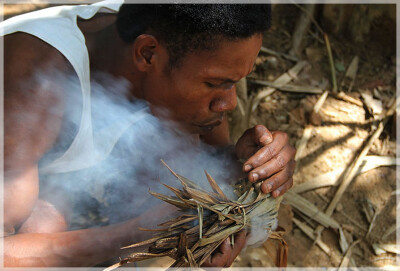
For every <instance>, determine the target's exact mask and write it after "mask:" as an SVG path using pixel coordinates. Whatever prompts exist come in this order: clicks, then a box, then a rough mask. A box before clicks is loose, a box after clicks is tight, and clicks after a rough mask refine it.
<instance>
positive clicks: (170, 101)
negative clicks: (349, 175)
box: [143, 34, 262, 134]
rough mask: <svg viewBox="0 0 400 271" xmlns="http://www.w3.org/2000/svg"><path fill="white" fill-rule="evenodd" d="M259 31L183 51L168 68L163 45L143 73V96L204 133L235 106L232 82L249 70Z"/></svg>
mask: <svg viewBox="0 0 400 271" xmlns="http://www.w3.org/2000/svg"><path fill="white" fill-rule="evenodd" d="M261 43H262V35H261V34H256V35H254V36H252V37H251V38H249V39H242V40H238V41H221V42H220V45H219V47H218V49H217V50H213V51H211V50H210V51H196V52H193V53H188V54H187V55H185V56H184V57H183V58H182V59H181V61H180V64H179V66H178V67H177V68H172V69H171V70H170V71H169V72H166V70H168V60H169V59H168V53H167V51H166V49H165V48H163V49H162V53H161V54H159V56H158V58H159V59H158V61H157V64H156V65H155V67H154V69H153V70H151V72H149V73H147V74H146V78H145V80H144V84H143V94H144V99H145V100H147V101H148V102H149V103H150V104H151V107H152V110H153V112H155V114H157V109H158V108H164V109H167V111H168V117H169V118H171V119H172V120H174V121H177V122H178V123H179V124H180V125H182V126H183V128H184V129H185V130H188V131H189V132H191V133H198V134H205V133H207V132H210V131H211V130H212V129H213V128H215V127H216V126H218V125H219V124H221V121H222V119H223V115H224V112H226V111H230V110H233V109H234V108H235V106H236V88H235V82H237V81H238V80H239V79H241V78H243V77H245V76H246V75H247V74H249V73H250V72H251V71H252V68H253V65H254V62H255V59H256V57H257V54H258V52H259V50H260V47H261Z"/></svg>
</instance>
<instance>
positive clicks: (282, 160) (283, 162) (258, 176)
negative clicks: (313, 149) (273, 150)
mask: <svg viewBox="0 0 400 271" xmlns="http://www.w3.org/2000/svg"><path fill="white" fill-rule="evenodd" d="M267 147H268V146H265V147H264V148H267ZM295 153H296V150H295V148H293V147H292V146H290V145H286V146H284V147H283V149H281V150H280V151H279V153H277V154H276V155H275V156H273V157H272V158H271V159H269V160H268V161H266V162H265V163H264V164H261V165H260V166H259V167H257V168H255V169H253V170H252V171H251V172H250V173H249V177H248V178H249V181H250V182H256V181H258V180H263V179H266V178H268V177H271V176H272V175H274V174H276V173H278V172H280V171H283V170H285V172H286V173H287V177H291V176H292V175H293V171H292V170H294V166H293V165H291V164H290V163H294V160H293V157H294V155H295Z"/></svg>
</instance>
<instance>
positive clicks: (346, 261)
mask: <svg viewBox="0 0 400 271" xmlns="http://www.w3.org/2000/svg"><path fill="white" fill-rule="evenodd" d="M360 241H361V240H357V241H354V242H353V243H352V244H351V245H350V247H349V248H348V249H347V251H346V254H345V255H344V257H343V259H342V262H341V263H340V266H339V270H343V268H344V267H347V266H348V264H349V261H350V259H351V252H352V250H353V248H354V246H355V245H357V244H358V243H360Z"/></svg>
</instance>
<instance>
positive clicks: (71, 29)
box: [0, 0, 147, 174]
mask: <svg viewBox="0 0 400 271" xmlns="http://www.w3.org/2000/svg"><path fill="white" fill-rule="evenodd" d="M123 1H124V0H106V1H102V2H98V3H94V4H92V5H77V6H57V7H51V8H46V9H42V10H38V11H34V12H30V13H26V14H22V15H19V16H15V17H12V18H10V19H8V20H6V21H4V22H1V23H0V35H1V36H4V35H7V34H11V33H15V32H25V33H28V34H31V35H33V36H35V37H38V38H39V39H41V40H43V41H45V42H46V43H48V44H49V45H51V46H53V47H54V48H55V49H57V50H58V51H59V52H60V53H61V54H63V55H64V56H65V57H66V58H67V60H68V61H69V62H70V63H71V65H72V67H73V69H74V70H75V72H76V74H77V75H78V78H79V82H80V85H81V90H82V104H83V108H82V117H81V121H80V126H79V130H78V133H77V135H76V137H75V138H74V140H73V141H72V143H71V145H70V146H69V148H68V149H67V151H66V152H65V153H64V154H63V155H62V156H61V157H60V158H58V159H56V160H54V161H53V162H51V163H50V164H47V165H44V166H42V167H41V168H40V172H41V173H44V174H49V173H65V172H70V171H74V170H79V169H83V168H88V167H90V166H93V165H95V164H96V163H98V162H99V161H102V160H104V159H105V158H106V157H107V156H108V154H109V153H110V152H111V151H112V149H113V148H114V145H115V144H116V142H117V141H118V139H119V138H120V136H121V135H122V133H123V132H124V131H125V130H126V129H127V128H128V127H129V126H130V125H131V124H132V123H133V122H135V121H137V120H139V119H141V118H143V117H144V116H145V115H146V114H147V113H146V112H144V111H142V112H138V113H136V114H133V115H132V116H130V117H129V118H127V119H125V120H123V121H121V122H118V123H115V124H114V125H112V126H111V127H108V128H107V130H109V129H111V130H112V131H116V132H114V133H113V137H112V138H108V140H107V142H102V144H101V146H96V138H94V137H93V129H92V116H91V102H90V68H89V53H88V49H87V47H86V44H85V37H84V35H83V33H82V32H81V30H80V29H79V27H78V25H77V17H79V18H82V19H85V20H89V19H91V18H92V17H93V16H94V15H96V13H116V12H118V10H119V8H120V7H121V5H122V4H123ZM103 132H104V133H107V132H106V131H103ZM107 134H109V133H107ZM98 136H99V137H101V133H99V135H98Z"/></svg>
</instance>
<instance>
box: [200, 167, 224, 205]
mask: <svg viewBox="0 0 400 271" xmlns="http://www.w3.org/2000/svg"><path fill="white" fill-rule="evenodd" d="M204 172H205V174H206V176H207V180H208V182H209V183H210V186H211V188H212V189H213V190H214V191H215V192H216V193H217V194H218V195H219V196H220V197H221V199H222V200H224V201H229V200H228V198H227V197H226V196H225V194H224V192H222V190H221V188H220V187H219V185H218V184H217V182H216V181H215V180H214V179H213V178H212V177H211V176H210V174H208V172H207V171H205V170H204Z"/></svg>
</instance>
